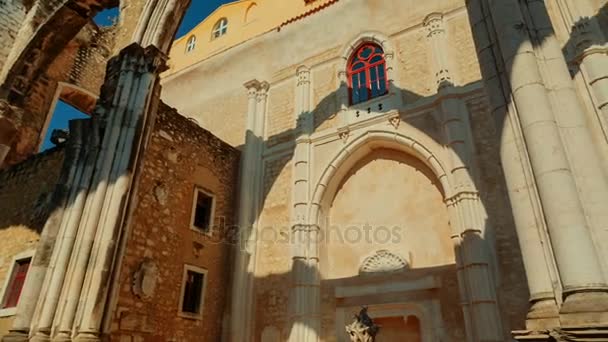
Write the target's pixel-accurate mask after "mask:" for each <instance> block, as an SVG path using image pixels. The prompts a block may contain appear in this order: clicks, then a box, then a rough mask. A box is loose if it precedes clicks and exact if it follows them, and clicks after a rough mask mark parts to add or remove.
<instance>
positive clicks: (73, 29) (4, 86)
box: [0, 0, 119, 103]
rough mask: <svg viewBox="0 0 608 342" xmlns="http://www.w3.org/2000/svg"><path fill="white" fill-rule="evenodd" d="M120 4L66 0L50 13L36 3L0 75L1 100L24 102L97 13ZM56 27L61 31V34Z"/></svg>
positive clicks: (39, 3) (114, 2)
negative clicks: (37, 82)
mask: <svg viewBox="0 0 608 342" xmlns="http://www.w3.org/2000/svg"><path fill="white" fill-rule="evenodd" d="M118 4H119V1H118V0H76V1H74V0H64V1H61V2H60V3H59V4H57V5H56V6H54V7H53V8H52V9H50V10H49V9H48V8H42V7H44V5H43V4H41V2H36V3H35V4H34V6H33V7H32V9H31V10H30V11H29V12H28V14H27V17H26V19H25V23H24V24H23V26H22V28H21V29H20V31H19V34H18V38H17V44H16V45H15V46H13V48H12V50H11V53H10V54H9V57H8V58H7V61H6V64H5V65H4V68H3V70H2V73H1V74H0V82H1V85H0V97H5V98H8V100H9V101H10V102H12V103H19V101H22V100H24V97H25V95H26V94H27V93H28V91H29V89H30V87H31V84H32V82H33V81H35V80H36V79H37V78H38V77H39V76H40V75H42V74H43V73H44V71H45V70H46V68H47V67H48V66H49V65H50V64H51V62H52V61H53V60H54V59H55V58H56V57H57V56H58V55H59V54H60V53H61V51H62V50H63V48H64V47H65V46H66V45H67V44H68V42H70V41H71V40H72V39H73V38H74V37H75V36H76V35H77V34H78V32H80V30H81V29H82V28H83V27H84V26H85V24H86V23H87V22H89V21H90V20H91V18H93V17H94V16H95V15H96V14H97V12H99V11H101V10H103V9H105V8H112V7H117V6H118ZM38 23H39V24H38ZM34 25H35V26H34ZM57 27H61V28H62V29H61V31H58V30H57ZM20 42H22V43H20Z"/></svg>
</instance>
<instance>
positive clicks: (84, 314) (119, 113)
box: [68, 44, 166, 341]
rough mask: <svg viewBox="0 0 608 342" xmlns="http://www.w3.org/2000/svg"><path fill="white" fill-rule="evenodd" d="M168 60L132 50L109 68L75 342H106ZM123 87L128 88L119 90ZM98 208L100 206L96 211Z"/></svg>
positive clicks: (153, 50)
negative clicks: (118, 263)
mask: <svg viewBox="0 0 608 342" xmlns="http://www.w3.org/2000/svg"><path fill="white" fill-rule="evenodd" d="M165 58H166V57H165V55H164V54H163V53H162V52H160V51H159V50H158V49H157V48H155V47H154V46H149V47H148V48H146V49H144V48H142V47H141V46H139V45H137V44H133V45H130V46H128V47H127V48H125V49H124V50H123V51H121V53H120V55H119V56H118V58H117V59H115V60H114V61H112V62H110V63H111V64H110V66H109V68H108V73H109V74H110V76H109V77H108V79H109V80H112V81H114V84H111V85H108V84H105V85H104V87H107V88H109V89H105V91H107V92H109V93H110V94H112V96H111V99H112V100H113V101H112V103H111V104H110V103H107V102H105V101H103V100H102V104H101V107H102V108H104V109H105V113H104V116H105V117H107V123H108V124H107V126H106V129H105V135H104V137H103V140H102V141H103V142H102V145H101V147H102V153H101V154H100V156H99V158H98V159H97V163H96V168H97V172H96V174H95V178H94V179H93V184H92V185H91V188H90V189H89V196H88V198H87V204H91V206H90V207H89V208H90V209H93V210H94V212H91V213H90V216H88V217H87V219H86V220H85V221H81V229H82V230H83V231H89V227H96V228H97V229H96V231H95V238H94V241H93V244H92V246H91V249H90V254H89V253H83V254H89V255H88V258H86V259H88V262H87V263H84V262H82V265H84V266H85V267H86V275H85V278H84V285H83V286H82V292H80V296H77V294H76V293H74V294H68V296H70V295H73V296H74V297H81V301H80V302H79V303H78V311H77V312H78V314H77V316H78V320H77V321H76V323H75V327H76V337H75V338H74V340H75V341H100V340H101V323H102V319H103V315H104V313H105V310H104V308H105V304H106V297H107V293H108V288H109V283H108V281H109V280H110V276H111V272H112V270H113V267H114V265H113V261H114V255H115V253H116V246H117V242H118V239H119V236H120V232H121V227H122V222H123V219H124V214H125V212H126V211H127V205H126V203H128V201H129V194H130V187H131V180H132V178H133V174H132V170H135V168H136V165H138V161H139V157H140V156H141V154H142V150H143V149H144V147H145V142H146V141H147V140H148V138H149V133H150V131H151V129H150V128H149V127H146V125H153V124H154V114H155V113H150V112H151V111H150V108H154V107H155V105H156V104H155V102H156V101H158V97H157V95H158V94H157V90H158V87H159V86H160V85H159V82H158V80H159V78H158V75H159V74H160V73H161V72H162V71H164V69H165ZM123 82H124V83H123ZM119 84H123V85H124V86H123V87H120V86H119ZM103 98H104V96H103V94H102V99H103ZM116 104H118V105H116ZM149 115H152V117H148V116H149ZM104 152H105V153H104ZM95 204H100V205H99V207H97V206H96V205H95ZM93 210H92V211H93ZM90 231H94V229H91V230H90ZM87 247H88V246H87ZM83 254H80V253H79V255H76V256H75V257H76V258H75V260H74V262H76V264H77V265H80V264H81V263H80V260H81V257H83V256H84V255H83ZM87 265H88V266H87ZM80 271H81V270H75V272H80Z"/></svg>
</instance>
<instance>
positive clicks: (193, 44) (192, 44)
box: [186, 36, 196, 53]
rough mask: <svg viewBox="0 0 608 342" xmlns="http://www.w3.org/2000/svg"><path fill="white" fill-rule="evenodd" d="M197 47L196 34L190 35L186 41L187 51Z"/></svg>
mask: <svg viewBox="0 0 608 342" xmlns="http://www.w3.org/2000/svg"><path fill="white" fill-rule="evenodd" d="M195 47H196V36H190V38H188V42H187V43H186V53H188V52H190V51H192V50H194V48H195Z"/></svg>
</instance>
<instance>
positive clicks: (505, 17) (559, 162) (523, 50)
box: [488, 0, 606, 311]
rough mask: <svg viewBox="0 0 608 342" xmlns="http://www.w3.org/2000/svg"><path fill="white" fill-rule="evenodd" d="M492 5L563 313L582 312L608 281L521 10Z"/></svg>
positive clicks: (491, 0) (494, 1) (510, 4)
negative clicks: (556, 273) (561, 290)
mask: <svg viewBox="0 0 608 342" xmlns="http://www.w3.org/2000/svg"><path fill="white" fill-rule="evenodd" d="M488 4H489V10H490V13H491V18H492V21H493V27H495V28H496V31H497V37H498V43H499V44H500V51H501V54H502V58H503V60H504V62H505V68H506V70H507V73H508V76H509V80H510V89H511V92H512V94H511V95H512V99H513V101H514V103H515V106H516V107H517V111H518V116H519V120H520V122H521V126H522V131H523V136H524V138H525V141H526V147H527V150H528V153H529V158H530V163H531V166H532V170H533V174H534V177H535V179H536V182H537V185H538V191H539V195H540V199H541V203H542V208H543V211H544V214H545V218H546V220H547V226H548V230H549V234H550V237H551V242H552V245H553V248H554V253H555V259H556V263H557V266H558V269H559V274H560V278H561V281H562V284H563V288H564V295H565V300H564V306H563V307H562V311H564V309H566V308H568V309H566V310H567V311H568V310H570V309H569V308H572V310H579V309H583V306H584V305H583V302H588V299H592V300H591V302H593V301H594V300H595V301H596V302H597V301H599V302H600V303H603V302H605V296H606V293H604V292H603V291H604V290H605V289H606V281H605V279H604V276H603V274H602V268H601V265H600V262H599V257H598V254H597V251H596V249H595V246H594V243H593V241H592V238H591V235H590V233H589V231H590V229H591V227H590V226H589V223H588V222H587V219H586V217H585V212H584V210H583V205H582V203H581V198H580V196H579V192H578V189H577V185H576V182H575V177H574V175H573V172H572V167H571V165H570V163H569V160H568V156H567V153H566V147H565V146H564V143H563V141H562V138H561V132H560V129H559V127H558V124H557V122H556V118H555V116H554V113H553V108H552V106H551V101H550V100H549V96H548V93H547V90H546V88H545V82H544V80H543V78H542V76H541V72H540V70H539V65H538V61H537V57H536V54H535V49H534V47H533V45H532V42H531V40H530V36H529V35H528V31H527V30H526V29H525V21H524V19H523V15H522V12H521V8H520V6H519V4H518V2H517V1H515V0H500V1H499V0H488ZM548 72H549V73H552V72H559V70H549V71H548ZM581 265H583V266H581ZM591 302H590V303H591ZM570 303H572V305H570ZM575 308H576V309H575Z"/></svg>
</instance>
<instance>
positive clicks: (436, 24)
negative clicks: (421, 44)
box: [422, 12, 445, 37]
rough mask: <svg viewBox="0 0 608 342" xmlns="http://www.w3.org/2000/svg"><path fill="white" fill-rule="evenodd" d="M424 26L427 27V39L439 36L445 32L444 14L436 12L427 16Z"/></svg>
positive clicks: (423, 22)
mask: <svg viewBox="0 0 608 342" xmlns="http://www.w3.org/2000/svg"><path fill="white" fill-rule="evenodd" d="M422 26H424V27H425V29H426V31H427V33H428V35H427V37H432V36H434V35H438V34H441V33H444V32H445V27H444V24H443V14H442V13H439V12H434V13H431V14H429V15H427V16H426V18H424V20H423V21H422Z"/></svg>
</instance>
